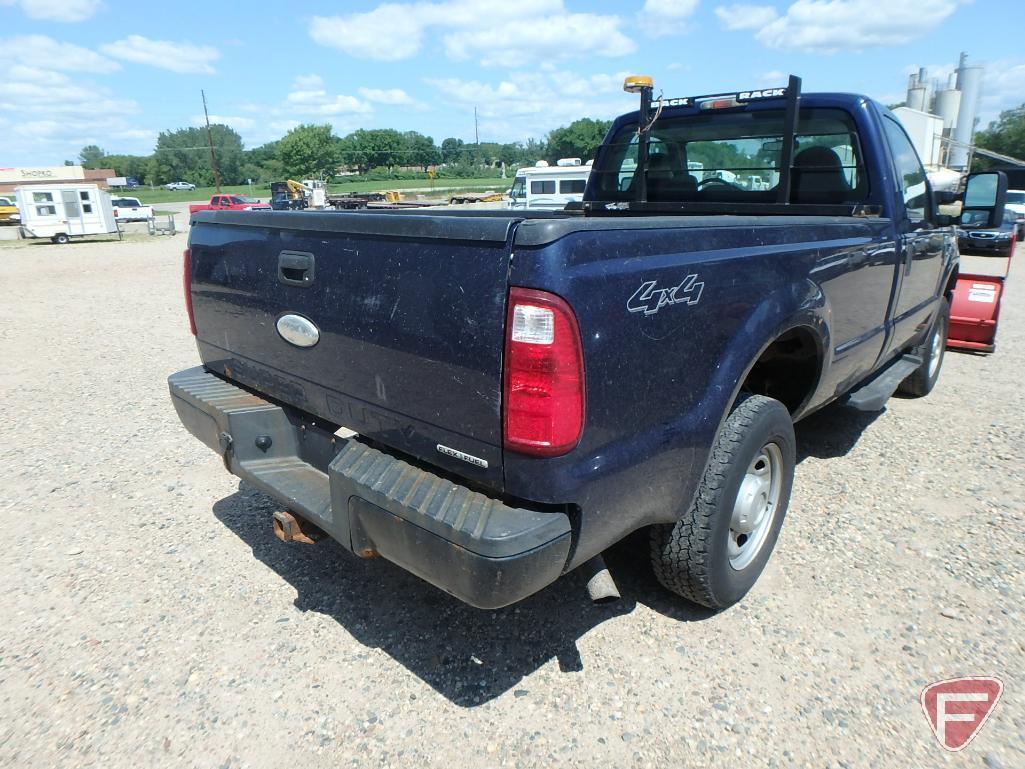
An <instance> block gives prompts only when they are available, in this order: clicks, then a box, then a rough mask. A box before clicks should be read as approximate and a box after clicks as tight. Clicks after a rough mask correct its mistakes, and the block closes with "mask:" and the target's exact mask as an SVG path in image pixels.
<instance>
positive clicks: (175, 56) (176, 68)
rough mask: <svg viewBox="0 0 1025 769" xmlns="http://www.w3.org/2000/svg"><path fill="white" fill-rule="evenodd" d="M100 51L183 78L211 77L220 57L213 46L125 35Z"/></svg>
mask: <svg viewBox="0 0 1025 769" xmlns="http://www.w3.org/2000/svg"><path fill="white" fill-rule="evenodd" d="M100 49H101V50H102V51H103V52H104V53H105V54H107V55H108V56H113V57H114V58H117V59H124V60H126V61H134V62H135V63H136V64H148V65H150V66H151V67H158V68H160V69H166V70H169V71H171V72H178V73H180V74H186V75H188V74H199V75H212V74H213V73H214V72H216V70H215V69H214V68H213V65H212V64H211V62H213V61H215V60H217V59H218V58H220V55H221V54H220V52H219V51H218V50H217V49H216V48H214V47H213V46H209V45H193V44H192V43H185V42H175V41H172V40H150V39H149V38H148V37H143V36H142V35H129V36H128V37H126V38H124V39H123V40H118V41H116V42H114V43H107V44H106V45H102V46H100Z"/></svg>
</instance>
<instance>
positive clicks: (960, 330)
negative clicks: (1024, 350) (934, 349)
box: [947, 240, 1015, 353]
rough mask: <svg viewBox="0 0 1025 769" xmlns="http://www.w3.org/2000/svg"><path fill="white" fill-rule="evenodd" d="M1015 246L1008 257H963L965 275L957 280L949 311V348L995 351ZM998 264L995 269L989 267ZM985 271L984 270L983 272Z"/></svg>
mask: <svg viewBox="0 0 1025 769" xmlns="http://www.w3.org/2000/svg"><path fill="white" fill-rule="evenodd" d="M1014 243H1015V241H1014V240H1012V241H1011V248H1010V251H1009V253H1008V254H1007V256H1006V257H1001V258H999V259H994V258H993V257H991V256H989V257H982V256H970V255H963V256H962V257H961V267H962V269H965V270H966V272H962V273H960V274H959V275H958V277H957V286H956V287H955V288H954V301H953V304H952V305H951V307H950V333H949V335H948V337H947V347H948V348H949V349H951V350H970V351H974V352H985V353H988V352H993V351H994V350H995V349H996V336H997V323H998V322H999V320H1000V302H1001V301H1002V300H1003V296H1004V283H1005V282H1006V280H1007V275H1008V273H1009V272H1010V270H1011V257H1012V256H1013V255H1014ZM994 261H998V262H999V263H1000V264H999V266H997V265H994V267H996V269H992V268H990V263H992V262H994ZM984 268H985V269H984Z"/></svg>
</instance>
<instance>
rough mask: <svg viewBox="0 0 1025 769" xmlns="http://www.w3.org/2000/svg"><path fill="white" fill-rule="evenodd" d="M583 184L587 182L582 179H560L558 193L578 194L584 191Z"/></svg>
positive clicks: (585, 184)
mask: <svg viewBox="0 0 1025 769" xmlns="http://www.w3.org/2000/svg"><path fill="white" fill-rule="evenodd" d="M585 186H587V182H586V181H584V180H583V179H560V180H559V194H560V195H579V194H581V193H582V192H583V191H584V187H585Z"/></svg>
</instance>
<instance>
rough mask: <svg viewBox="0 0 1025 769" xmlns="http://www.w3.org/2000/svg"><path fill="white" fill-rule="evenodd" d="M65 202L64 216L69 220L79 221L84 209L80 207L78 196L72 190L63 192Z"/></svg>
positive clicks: (62, 196)
mask: <svg viewBox="0 0 1025 769" xmlns="http://www.w3.org/2000/svg"><path fill="white" fill-rule="evenodd" d="M61 198H62V199H63V201H64V215H65V216H66V217H67V218H68V219H78V218H79V217H80V216H81V215H82V209H81V208H80V207H79V205H78V196H77V195H76V194H75V193H74V192H73V191H72V190H64V191H62V192H61Z"/></svg>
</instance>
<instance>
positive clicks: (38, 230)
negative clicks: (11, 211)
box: [14, 184, 118, 243]
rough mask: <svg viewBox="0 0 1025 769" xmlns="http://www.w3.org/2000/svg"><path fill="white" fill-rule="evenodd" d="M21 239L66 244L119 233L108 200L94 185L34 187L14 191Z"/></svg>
mask: <svg viewBox="0 0 1025 769" xmlns="http://www.w3.org/2000/svg"><path fill="white" fill-rule="evenodd" d="M14 195H15V199H16V200H17V204H18V211H19V212H20V213H21V235H22V237H24V238H49V239H50V240H52V241H53V242H54V243H67V242H68V241H69V240H70V239H71V238H72V237H75V236H76V235H107V234H110V233H114V232H118V227H117V221H115V219H114V210H113V208H112V207H111V205H110V196H109V195H108V194H107V193H106V192H104V191H103V190H101V189H100V188H99V187H97V186H96V185H95V184H33V185H29V186H24V187H17V188H16V189H15V190H14Z"/></svg>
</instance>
